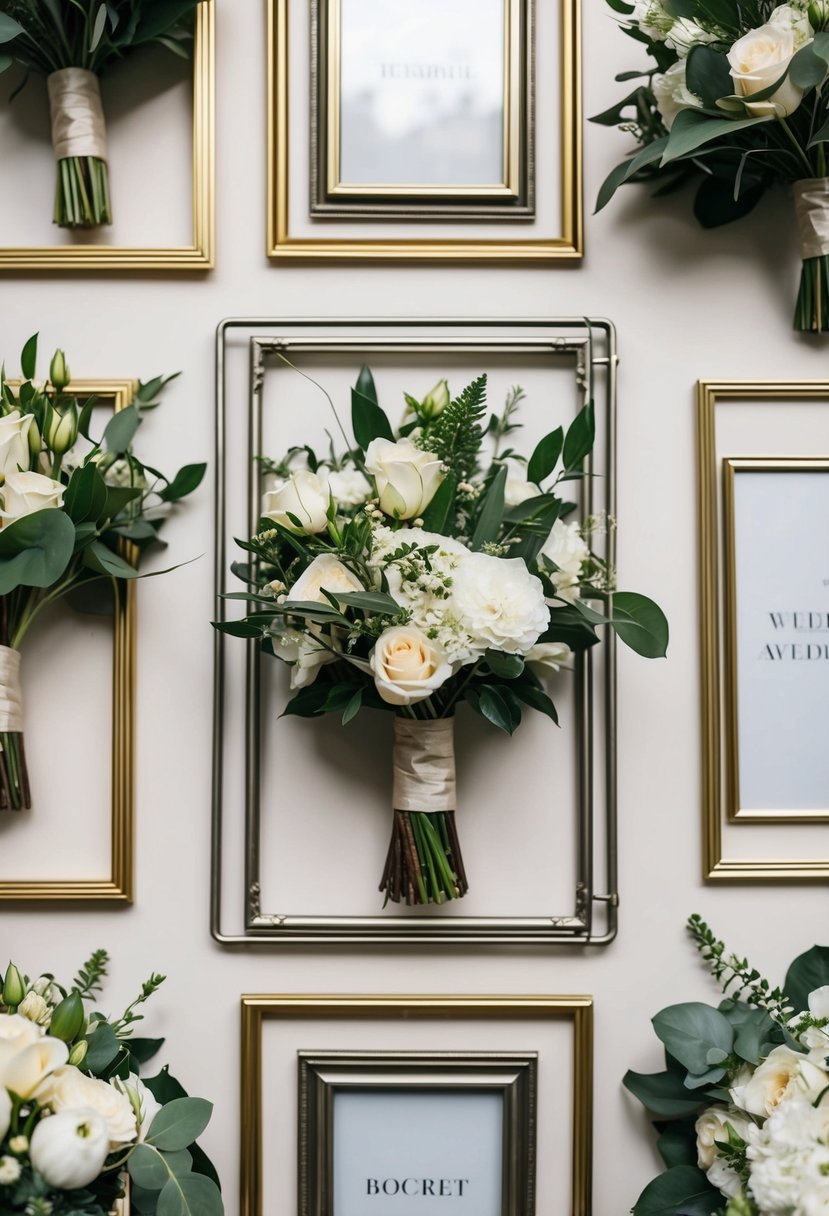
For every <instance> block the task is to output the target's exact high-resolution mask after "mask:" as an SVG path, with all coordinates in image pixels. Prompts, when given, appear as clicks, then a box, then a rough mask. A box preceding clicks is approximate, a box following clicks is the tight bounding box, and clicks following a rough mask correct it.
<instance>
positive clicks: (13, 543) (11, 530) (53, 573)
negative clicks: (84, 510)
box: [0, 507, 75, 595]
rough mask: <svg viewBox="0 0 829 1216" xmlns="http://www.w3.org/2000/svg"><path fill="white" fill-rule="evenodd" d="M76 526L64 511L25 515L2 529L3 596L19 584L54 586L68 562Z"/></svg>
mask: <svg viewBox="0 0 829 1216" xmlns="http://www.w3.org/2000/svg"><path fill="white" fill-rule="evenodd" d="M74 548H75V528H74V525H73V524H72V520H71V519H70V518H69V516H68V515H67V514H66V512H65V511H61V510H59V509H58V508H51V507H50V508H48V509H47V510H45V511H35V512H33V514H31V515H24V516H23V518H22V519H17V520H15V521H14V523H11V524H9V525H8V526H7V527H5V528H3V529H2V531H0V595H8V593H9V592H10V591H14V589H15V588H16V587H51V586H52V585H53V584H54V583H56V582H57V581H58V579H59V578H60V576H61V575H62V574H63V572H64V571H65V570H66V567H67V566H68V565H69V562H70V559H71V557H72V553H73V551H74Z"/></svg>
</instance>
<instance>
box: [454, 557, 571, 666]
mask: <svg viewBox="0 0 829 1216" xmlns="http://www.w3.org/2000/svg"><path fill="white" fill-rule="evenodd" d="M452 606H453V609H454V611H455V613H456V614H457V616H458V617H459V618H460V619H461V620H462V621H463V622H464V625H465V627H466V629H467V630H468V631H469V633H470V635H471V636H472V639H473V643H474V644H475V646H476V648H477V649H480V650H487V649H488V648H489V647H492V648H493V649H495V650H503V651H505V652H506V653H507V654H526V653H527V651H529V650H530V649H532V647H533V646H534V645H535V643H536V642H537V641H538V638H539V636H540V635H541V634H542V633H543V632H544V630H545V629H546V628H547V625H548V623H549V620H550V610H549V609H548V607H547V605H546V603H545V600H544V588H543V587H542V585H541V580H540V579H538V578H536V576H535V575H534V574H530V572H529V570H528V569H527V566H526V563H525V562H524V560H523V559H522V558H520V557H510V558H505V557H490V556H489V555H488V554H486V553H470V554H469V556H468V557H467V558H465V559H464V560H463V561H462V562H461V563H460V564H459V566H458V569H457V570H456V572H455V578H454V583H453V586H452Z"/></svg>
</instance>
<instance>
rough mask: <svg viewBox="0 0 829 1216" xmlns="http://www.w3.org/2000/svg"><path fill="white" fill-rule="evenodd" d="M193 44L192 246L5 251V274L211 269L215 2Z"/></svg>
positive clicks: (208, 4)
mask: <svg viewBox="0 0 829 1216" xmlns="http://www.w3.org/2000/svg"><path fill="white" fill-rule="evenodd" d="M195 21H196V28H195V39H194V43H193V237H192V241H191V243H190V244H189V245H179V246H169V247H166V246H161V247H156V248H151V247H147V248H142V247H140V246H136V247H127V246H114V245H113V246H107V245H92V244H73V245H43V246H20V247H16V246H0V272H2V271H21V270H22V271H28V270H63V271H68V272H70V273H74V272H75V271H78V270H96V271H110V270H175V271H182V270H193V271H204V270H211V269H212V268H213V265H214V256H215V254H214V249H215V215H214V213H215V200H214V194H215V127H216V113H215V111H216V104H215V89H216V85H215V75H216V72H215V66H216V51H215V42H216V0H202V3H200V4H199V5H198V6H197V8H196V17H195Z"/></svg>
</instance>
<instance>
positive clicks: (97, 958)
mask: <svg viewBox="0 0 829 1216" xmlns="http://www.w3.org/2000/svg"><path fill="white" fill-rule="evenodd" d="M108 966H109V955H108V954H107V952H106V950H93V952H92V954H91V955H90V956H89V958H88V959H87V960H86V962H85V963H84V965H83V967H81V968H80V970H79V971H78V974H77V975H76V976H75V978H74V980H73V981H72V987H73V988H75V989H76V990H77V991H78V992H79V993H80V994H81V996H83V997H90V998H91V997H93V996H94V995H95V993H96V992H100V991H101V989H102V987H103V985H102V983H101V980H103V979H104V978H105V977H106V974H107V968H108Z"/></svg>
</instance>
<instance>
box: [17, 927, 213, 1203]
mask: <svg viewBox="0 0 829 1216" xmlns="http://www.w3.org/2000/svg"><path fill="white" fill-rule="evenodd" d="M107 962H108V957H107V954H106V951H104V950H97V951H96V952H95V953H94V954H93V955H92V957H91V958H90V959H89V960H88V961H87V963H86V964H85V966H84V967H82V968H81V970H80V972H79V974H78V976H77V977H76V978H75V980H74V982H73V984H72V986H71V987H70V988H68V989H67V988H64V987H62V986H61V985H60V984H59V983H58V982H57V981H56V980H55V978H54V976H52V975H41V976H40V977H39V978H37V979H36V980H34V981H30V980H28V979H27V978H26V977H25V976H23V975H22V974H21V972H20V971H19V970H18V968H17V967H16V966H14V964H12V963H10V964H9V966H8V968H7V970H6V973H5V975H4V976H2V985H0V1212H2V1213H3V1216H16V1214H18V1213H19V1214H20V1216H110V1213H111V1212H112V1211H113V1208H114V1206H115V1204H116V1203H117V1201H118V1200H119V1199H121V1198H123V1196H124V1189H125V1178H126V1176H127V1175H129V1177H130V1179H131V1180H132V1205H133V1210H134V1211H136V1212H139V1213H142V1214H146V1216H155V1214H156V1213H157V1214H158V1216H166V1214H168V1213H171V1212H178V1213H182V1214H184V1213H198V1216H223V1213H224V1206H223V1204H222V1198H221V1191H220V1188H219V1183H218V1178H217V1176H216V1171H215V1170H214V1168H213V1166H212V1165H211V1163H210V1161H209V1160H208V1158H207V1157H206V1156H205V1154H204V1152H203V1151H202V1149H201V1148H200V1147H199V1145H198V1144H197V1143H196V1141H197V1140H198V1137H199V1136H200V1135H201V1134H202V1132H203V1131H204V1129H205V1127H206V1126H207V1123H208V1121H209V1119H210V1114H211V1111H212V1109H213V1108H212V1105H211V1104H210V1103H209V1102H207V1101H205V1100H204V1099H203V1098H191V1097H188V1096H187V1094H186V1093H185V1091H184V1089H183V1088H182V1086H181V1085H180V1084H179V1082H178V1081H176V1080H175V1078H174V1077H172V1076H171V1075H170V1073H169V1071H168V1070H167V1069H166V1068H164V1069H162V1070H161V1072H160V1073H158V1075H157V1076H155V1077H150V1078H147V1080H142V1079H141V1078H140V1076H139V1072H140V1070H141V1066H142V1065H143V1064H145V1063H146V1062H147V1061H148V1060H150V1059H151V1058H152V1057H153V1056H154V1055H155V1053H156V1052H157V1051H158V1050H159V1048H160V1047H161V1046H162V1044H163V1040H162V1039H146V1038H139V1037H137V1036H135V1035H134V1033H133V1031H134V1029H135V1025H136V1023H137V1022H139V1021H141V1019H142V1016H143V1015H142V1014H141V1013H139V1012H138V1010H139V1008H140V1006H141V1005H143V1004H144V1002H145V1001H147V1000H148V999H149V998H150V997H151V996H152V995H153V993H154V992H155V991H156V990H157V989H158V987H159V986H160V985H161V983H162V982H163V981H164V976H162V975H155V974H154V975H151V976H150V978H149V979H148V980H147V981H146V982H145V983H144V984H143V986H142V988H141V992H140V993H139V995H138V997H137V998H136V1000H135V1001H133V1002H132V1004H130V1005H129V1006H128V1007H127V1009H126V1010H125V1011H124V1013H123V1014H122V1015H121V1016H120V1017H118V1018H108V1017H106V1016H105V1015H104V1014H103V1013H101V1012H99V1011H97V1010H94V1009H87V1004H88V1003H89V1002H91V1001H93V1000H94V999H95V994H96V993H97V992H98V991H99V990H100V988H101V981H102V979H103V977H104V976H105V975H106V969H107Z"/></svg>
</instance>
